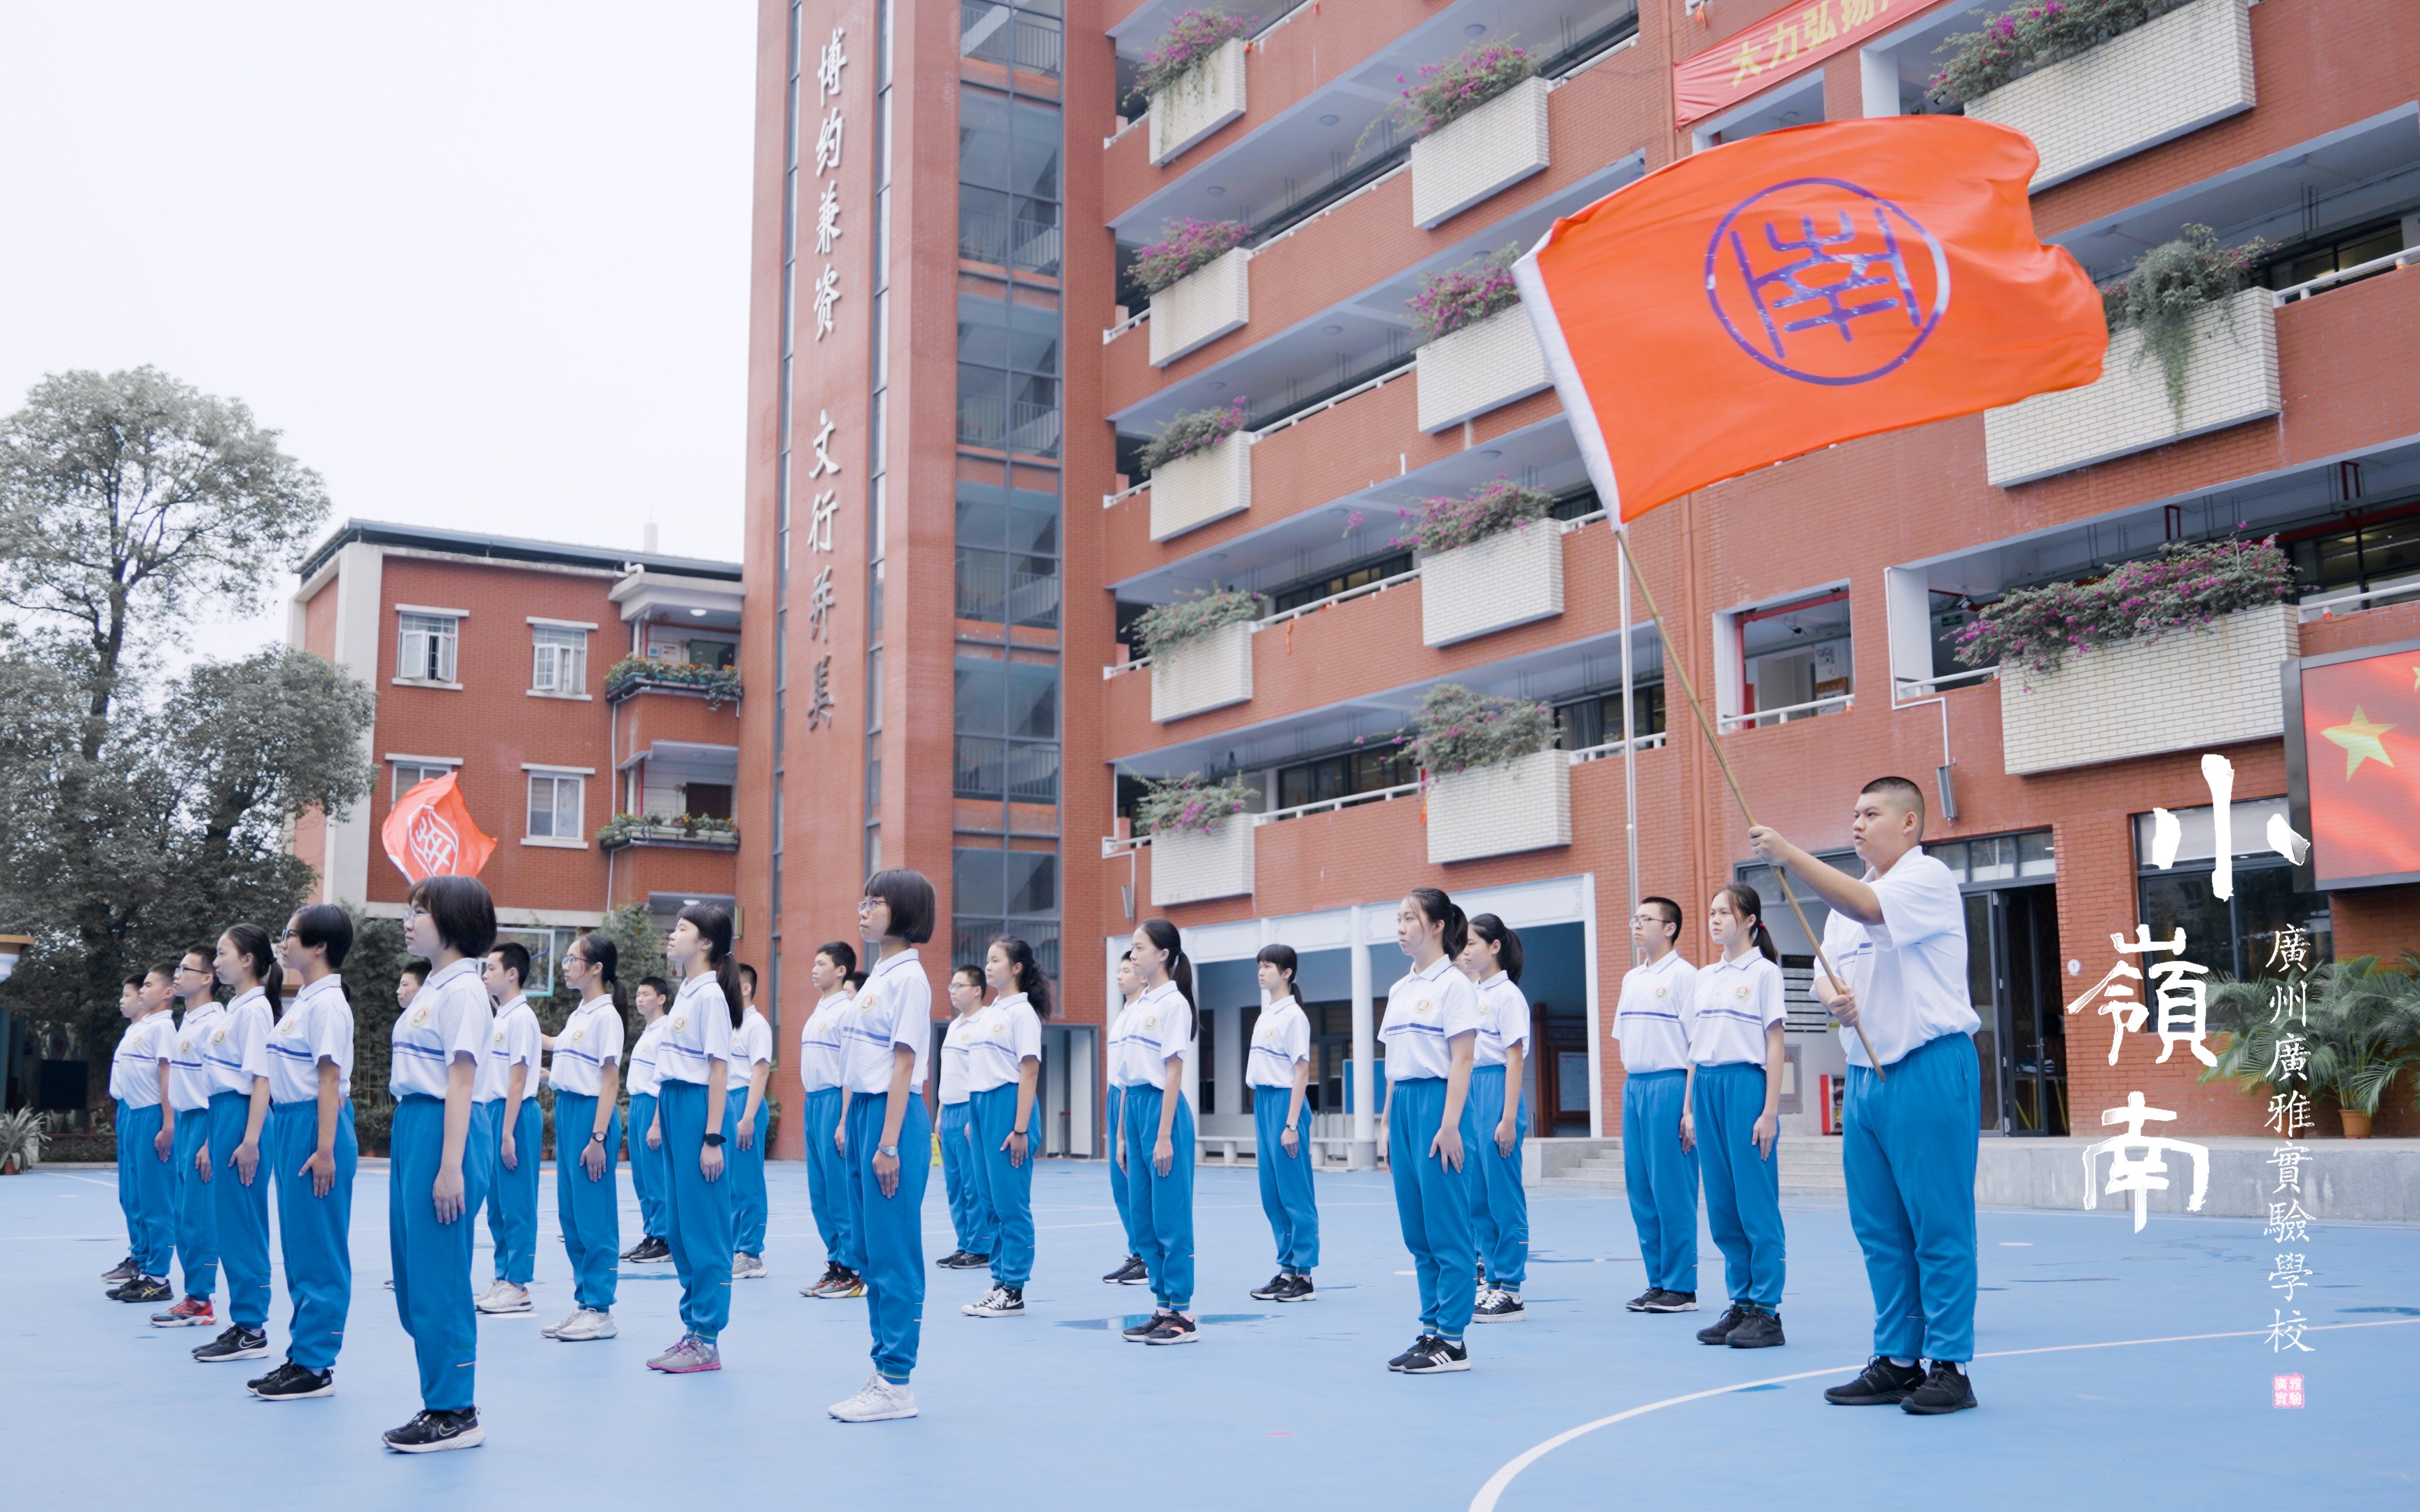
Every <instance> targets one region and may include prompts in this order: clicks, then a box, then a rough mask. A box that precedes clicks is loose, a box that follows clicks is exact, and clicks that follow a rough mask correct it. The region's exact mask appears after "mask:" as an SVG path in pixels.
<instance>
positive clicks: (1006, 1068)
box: [945, 993, 1042, 1092]
mask: <svg viewBox="0 0 2420 1512" xmlns="http://www.w3.org/2000/svg"><path fill="white" fill-rule="evenodd" d="M966 1023H967V1090H968V1091H970V1092H988V1091H990V1090H991V1089H992V1088H995V1087H1013V1086H1015V1085H1016V1072H1017V1067H1018V1066H1019V1065H1021V1064H1023V1063H1024V1062H1025V1061H1028V1060H1032V1061H1035V1062H1037V1063H1038V1062H1039V1061H1040V1060H1041V1059H1042V1016H1041V1015H1040V1014H1038V1013H1036V1012H1034V1011H1033V1002H1032V999H1031V998H1029V997H1027V996H1026V995H1024V994H1023V993H1010V994H1008V995H1006V996H1004V997H997V998H994V999H993V1000H992V1001H991V1002H990V1003H988V1004H986V1005H985V1006H984V1007H982V1008H979V1009H976V1010H975V1011H973V1012H971V1013H970V1014H968V1015H967V1019H966ZM945 1069H946V1068H945Z"/></svg>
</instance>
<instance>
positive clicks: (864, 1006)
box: [857, 992, 875, 1013]
mask: <svg viewBox="0 0 2420 1512" xmlns="http://www.w3.org/2000/svg"><path fill="white" fill-rule="evenodd" d="M874 1007H875V1004H874V994H873V993H872V992H863V993H860V994H859V995H858V997H857V1011H859V1012H861V1013H871V1012H873V1011H874Z"/></svg>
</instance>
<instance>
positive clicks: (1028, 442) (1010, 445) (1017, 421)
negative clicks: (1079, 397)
mask: <svg viewBox="0 0 2420 1512" xmlns="http://www.w3.org/2000/svg"><path fill="white" fill-rule="evenodd" d="M958 444H959V445H961V446H979V447H982V448H984V449H985V450H986V451H992V452H1003V451H1004V452H1023V453H1025V454H1026V455H1030V456H1057V455H1059V407H1058V406H1057V405H1047V404H1029V403H1027V402H1026V401H1024V400H1022V399H1020V400H1016V401H1015V402H1013V403H1009V404H1005V405H1004V404H1002V403H1001V401H999V400H997V399H986V398H982V397H970V396H967V395H960V396H959V399H958Z"/></svg>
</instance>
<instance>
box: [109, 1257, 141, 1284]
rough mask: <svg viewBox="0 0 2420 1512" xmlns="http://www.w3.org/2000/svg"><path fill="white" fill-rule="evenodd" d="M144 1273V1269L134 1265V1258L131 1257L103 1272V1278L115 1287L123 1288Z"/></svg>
mask: <svg viewBox="0 0 2420 1512" xmlns="http://www.w3.org/2000/svg"><path fill="white" fill-rule="evenodd" d="M142 1273H143V1268H142V1267H141V1266H139V1265H137V1264H135V1263H134V1257H133V1256H132V1255H129V1256H128V1257H126V1258H124V1259H122V1260H120V1261H118V1262H117V1263H116V1265H113V1266H111V1267H110V1268H109V1269H108V1270H106V1271H103V1272H101V1279H102V1280H103V1281H106V1282H108V1283H109V1284H110V1285H111V1286H113V1287H122V1286H124V1285H126V1283H128V1282H129V1281H132V1280H133V1279H134V1278H135V1277H136V1276H138V1275H141V1274H142Z"/></svg>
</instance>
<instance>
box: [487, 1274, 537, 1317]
mask: <svg viewBox="0 0 2420 1512" xmlns="http://www.w3.org/2000/svg"><path fill="white" fill-rule="evenodd" d="M473 1305H475V1306H476V1307H477V1308H478V1309H479V1311H481V1312H483V1313H489V1314H497V1313H525V1312H528V1311H530V1310H531V1309H532V1308H533V1307H535V1306H536V1305H537V1304H535V1303H533V1302H531V1301H530V1294H529V1288H527V1287H519V1286H515V1285H514V1284H513V1283H511V1282H510V1281H499V1282H497V1283H496V1284H495V1285H494V1286H492V1287H489V1288H488V1294H487V1295H486V1296H484V1297H481V1298H480V1299H479V1300H478V1302H477V1303H475V1304H473Z"/></svg>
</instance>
